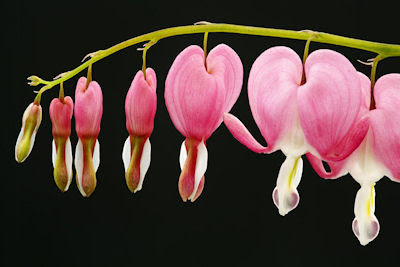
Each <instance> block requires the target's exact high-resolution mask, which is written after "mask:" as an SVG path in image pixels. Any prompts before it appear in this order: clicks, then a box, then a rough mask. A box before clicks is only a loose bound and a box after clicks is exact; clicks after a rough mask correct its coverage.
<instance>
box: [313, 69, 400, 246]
mask: <svg viewBox="0 0 400 267" xmlns="http://www.w3.org/2000/svg"><path fill="white" fill-rule="evenodd" d="M362 81H363V89H364V101H363V102H362V114H361V116H360V118H368V119H369V129H368V133H367V135H366V136H365V137H364V139H363V141H362V143H361V144H360V146H359V147H358V148H357V149H356V150H355V151H354V152H353V153H352V154H351V155H350V156H349V157H348V158H346V159H344V160H342V161H340V162H327V163H328V164H329V166H330V169H331V171H330V172H326V171H325V169H324V167H323V165H322V162H321V160H320V159H318V158H316V157H315V156H313V155H310V154H307V158H308V159H309V161H310V163H311V165H312V166H313V168H314V169H315V171H316V172H317V173H318V174H319V175H320V176H321V177H324V178H337V177H340V176H342V175H345V174H347V173H350V175H351V176H352V177H353V178H354V179H355V180H356V181H357V182H358V183H359V184H360V185H361V188H360V189H359V190H358V192H357V195H356V199H355V204H354V214H355V219H354V220H353V232H354V234H355V235H356V236H357V238H358V239H359V241H360V243H361V244H362V245H366V244H368V243H369V242H370V241H372V240H373V239H375V238H376V236H377V235H378V233H379V228H380V227H379V222H378V220H377V218H376V216H375V214H374V212H375V189H374V186H375V183H376V182H377V181H379V180H380V179H381V178H382V177H383V176H387V177H389V178H390V179H391V180H393V181H395V182H400V115H399V112H398V108H399V107H400V74H388V75H385V76H383V77H381V78H380V79H379V80H378V81H377V82H376V84H375V86H374V99H375V102H376V109H373V110H369V106H370V99H371V98H370V87H371V83H370V81H369V79H368V78H367V77H366V76H363V79H362Z"/></svg>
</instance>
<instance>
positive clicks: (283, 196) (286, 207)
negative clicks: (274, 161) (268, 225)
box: [272, 156, 303, 216]
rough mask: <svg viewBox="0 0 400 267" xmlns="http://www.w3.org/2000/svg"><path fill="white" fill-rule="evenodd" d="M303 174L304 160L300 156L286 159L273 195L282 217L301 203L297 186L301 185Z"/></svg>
mask: <svg viewBox="0 0 400 267" xmlns="http://www.w3.org/2000/svg"><path fill="white" fill-rule="evenodd" d="M302 172H303V160H302V159H301V157H300V156H299V157H294V156H288V157H286V159H285V161H284V162H283V164H282V166H281V168H280V170H279V174H278V179H277V181H276V187H275V189H274V191H273V193H272V198H273V200H274V204H275V205H276V207H277V208H278V210H279V214H280V215H282V216H285V215H286V214H287V213H289V212H290V211H291V210H293V209H294V208H296V207H297V205H298V203H299V200H300V196H299V194H298V192H297V186H298V185H299V183H300V180H301V175H302Z"/></svg>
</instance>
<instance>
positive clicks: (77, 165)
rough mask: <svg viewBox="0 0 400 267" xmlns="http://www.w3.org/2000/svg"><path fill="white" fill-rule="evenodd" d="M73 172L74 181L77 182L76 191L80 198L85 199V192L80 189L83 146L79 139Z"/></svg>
mask: <svg viewBox="0 0 400 267" xmlns="http://www.w3.org/2000/svg"><path fill="white" fill-rule="evenodd" d="M74 162H75V170H76V180H77V181H78V189H79V192H81V194H82V196H84V197H86V193H85V191H84V190H83V189H82V175H83V173H82V172H83V146H82V142H81V140H80V139H79V140H78V143H77V144H76V149H75V161H74Z"/></svg>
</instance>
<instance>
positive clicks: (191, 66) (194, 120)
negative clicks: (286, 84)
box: [165, 44, 243, 202]
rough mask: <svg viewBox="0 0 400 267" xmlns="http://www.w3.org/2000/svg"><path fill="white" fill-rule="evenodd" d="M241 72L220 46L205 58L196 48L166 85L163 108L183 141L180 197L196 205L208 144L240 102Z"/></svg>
mask: <svg viewBox="0 0 400 267" xmlns="http://www.w3.org/2000/svg"><path fill="white" fill-rule="evenodd" d="M242 79H243V66H242V63H241V61H240V58H239V56H238V55H237V54H236V53H235V51H233V50H232V49H231V48H230V47H229V46H227V45H224V44H221V45H218V46H216V47H215V48H214V49H212V50H211V51H210V53H209V54H208V56H207V58H206V59H205V57H204V51H203V50H202V49H201V48H200V47H199V46H194V45H192V46H189V47H187V48H186V49H185V50H183V51H182V52H181V53H180V54H179V55H178V56H177V57H176V59H175V61H174V63H173V64H172V66H171V69H170V70H169V72H168V76H167V79H166V82H165V103H166V106H167V109H168V112H169V115H170V117H171V120H172V122H173V123H174V125H175V127H176V128H177V129H178V131H179V132H180V133H181V134H182V135H184V136H185V137H186V140H185V141H184V142H183V143H182V146H181V152H180V157H179V163H180V167H181V170H182V172H181V175H180V177H179V183H178V188H179V193H180V195H181V197H182V200H183V201H186V200H188V199H189V200H190V201H192V202H193V201H195V200H196V199H197V198H198V197H199V195H200V194H201V192H202V190H203V187H204V173H205V172H206V169H207V158H208V153H207V148H206V140H207V139H208V138H209V137H210V136H211V134H212V133H213V132H214V131H215V130H216V129H217V128H218V126H219V125H220V124H221V122H222V114H223V112H227V111H229V110H230V109H231V108H232V106H233V104H234V103H235V102H236V100H237V98H238V97H239V94H240V90H241V87H242V82H243V81H242Z"/></svg>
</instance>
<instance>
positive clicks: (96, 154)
mask: <svg viewBox="0 0 400 267" xmlns="http://www.w3.org/2000/svg"><path fill="white" fill-rule="evenodd" d="M99 165H100V143H99V140H98V139H96V144H95V145H94V152H93V167H94V171H95V172H96V171H97V169H98V168H99Z"/></svg>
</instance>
